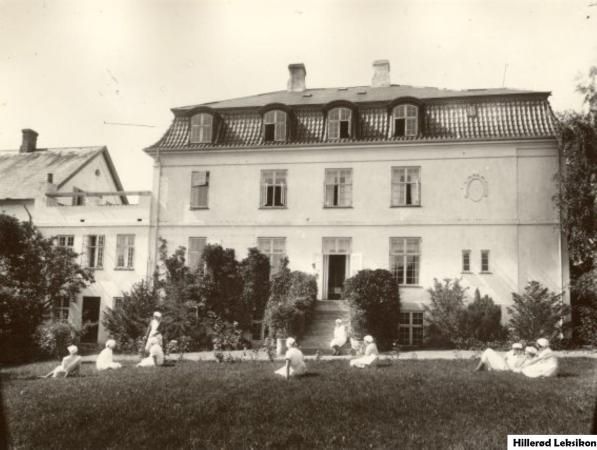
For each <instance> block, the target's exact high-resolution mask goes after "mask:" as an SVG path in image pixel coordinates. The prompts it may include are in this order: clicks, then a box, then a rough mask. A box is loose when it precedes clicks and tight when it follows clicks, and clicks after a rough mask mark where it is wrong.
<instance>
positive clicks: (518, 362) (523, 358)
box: [475, 338, 558, 378]
mask: <svg viewBox="0 0 597 450" xmlns="http://www.w3.org/2000/svg"><path fill="white" fill-rule="evenodd" d="M484 369H487V370H496V371H502V372H503V371H510V372H514V373H522V374H523V375H525V376H527V377H529V378H539V377H553V376H556V375H557V373H558V358H557V356H556V355H555V353H554V352H553V350H552V349H551V348H550V346H549V341H548V340H547V339H545V338H540V339H537V342H536V347H535V346H532V345H529V346H527V347H526V348H525V349H524V350H523V346H522V344H521V343H519V342H517V343H514V344H512V349H511V350H510V351H508V352H507V353H506V354H504V355H502V354H500V353H498V352H496V351H495V350H492V349H490V348H488V349H487V350H485V351H484V352H483V353H482V354H481V360H480V361H479V364H478V365H477V367H476V368H475V370H484Z"/></svg>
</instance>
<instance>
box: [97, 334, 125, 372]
mask: <svg viewBox="0 0 597 450" xmlns="http://www.w3.org/2000/svg"><path fill="white" fill-rule="evenodd" d="M115 347H116V341H115V340H114V339H108V340H107V341H106V348H104V349H103V350H102V351H101V352H100V354H99V355H97V360H96V361H95V367H96V368H97V370H107V369H120V368H121V367H122V365H121V364H120V363H117V362H114V352H113V350H114V348H115Z"/></svg>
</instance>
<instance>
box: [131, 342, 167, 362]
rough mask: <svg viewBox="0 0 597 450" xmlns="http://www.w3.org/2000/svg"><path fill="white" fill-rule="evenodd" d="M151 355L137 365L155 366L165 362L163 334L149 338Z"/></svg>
mask: <svg viewBox="0 0 597 450" xmlns="http://www.w3.org/2000/svg"><path fill="white" fill-rule="evenodd" d="M148 345H149V356H148V357H147V358H143V359H142V360H141V362H140V363H139V364H137V367H154V366H161V365H162V364H164V350H162V335H161V334H158V335H157V336H153V337H150V338H149V341H148Z"/></svg>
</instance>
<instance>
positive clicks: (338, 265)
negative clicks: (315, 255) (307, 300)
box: [328, 255, 346, 300]
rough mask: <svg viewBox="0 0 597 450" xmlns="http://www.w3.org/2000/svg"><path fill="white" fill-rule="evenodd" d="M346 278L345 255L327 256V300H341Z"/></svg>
mask: <svg viewBox="0 0 597 450" xmlns="http://www.w3.org/2000/svg"><path fill="white" fill-rule="evenodd" d="M345 278H346V255H329V268H328V299H329V300H339V299H341V298H342V289H343V287H344V280H345Z"/></svg>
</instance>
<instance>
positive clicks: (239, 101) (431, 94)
mask: <svg viewBox="0 0 597 450" xmlns="http://www.w3.org/2000/svg"><path fill="white" fill-rule="evenodd" d="M513 94H535V95H539V96H542V97H547V96H548V95H549V92H534V91H525V90H518V89H507V88H498V89H465V90H455V89H440V88H436V87H415V86H405V85H398V84H393V85H391V86H386V87H371V86H353V87H339V88H322V89H306V90H305V91H303V92H288V91H275V92H266V93H264V94H258V95H251V96H248V97H240V98H233V99H230V100H223V101H218V102H210V103H202V104H199V105H189V106H181V107H177V108H172V111H174V112H175V113H176V112H178V111H180V112H184V111H190V110H193V109H196V108H199V107H202V106H208V107H210V108H214V109H232V108H261V107H263V106H266V105H269V104H271V103H282V104H284V105H288V106H304V105H324V104H326V103H329V102H332V101H335V100H343V101H349V102H353V103H363V102H383V101H391V100H394V99H396V98H400V97H414V98H418V99H420V100H428V99H449V98H463V99H466V98H471V97H484V96H496V95H497V96H501V95H513Z"/></svg>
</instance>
